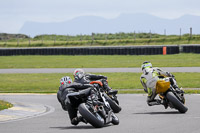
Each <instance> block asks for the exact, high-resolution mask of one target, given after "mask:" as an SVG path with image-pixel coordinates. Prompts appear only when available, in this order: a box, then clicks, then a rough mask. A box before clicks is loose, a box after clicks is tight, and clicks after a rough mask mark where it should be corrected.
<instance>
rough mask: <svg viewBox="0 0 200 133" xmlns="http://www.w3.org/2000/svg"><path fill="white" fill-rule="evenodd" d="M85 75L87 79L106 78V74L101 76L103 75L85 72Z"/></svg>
mask: <svg viewBox="0 0 200 133" xmlns="http://www.w3.org/2000/svg"><path fill="white" fill-rule="evenodd" d="M85 76H86V77H87V78H88V79H89V80H99V79H107V77H106V76H103V75H95V74H86V75H85Z"/></svg>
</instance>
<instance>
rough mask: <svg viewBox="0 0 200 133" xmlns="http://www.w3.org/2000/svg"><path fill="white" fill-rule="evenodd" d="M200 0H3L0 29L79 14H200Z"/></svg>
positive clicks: (13, 29)
mask: <svg viewBox="0 0 200 133" xmlns="http://www.w3.org/2000/svg"><path fill="white" fill-rule="evenodd" d="M199 5H200V0H0V32H6V33H18V31H19V30H20V28H21V27H22V26H23V24H24V23H25V22H26V21H35V22H61V21H66V20H69V19H72V18H75V17H78V16H85V15H95V16H101V17H104V18H108V19H109V18H115V17H117V16H118V15H120V14H122V13H148V14H152V15H155V16H158V17H162V18H168V19H174V18H178V17H180V16H183V15H185V14H190V15H197V16H200V8H199Z"/></svg>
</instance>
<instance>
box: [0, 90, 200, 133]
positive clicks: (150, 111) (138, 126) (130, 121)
mask: <svg viewBox="0 0 200 133" xmlns="http://www.w3.org/2000/svg"><path fill="white" fill-rule="evenodd" d="M185 97H186V106H187V107H188V108H189V109H188V112H186V113H185V114H180V113H179V112H178V111H177V110H175V109H170V108H168V109H164V107H163V106H162V105H160V106H152V107H150V106H148V105H147V104H146V95H144V94H119V95H118V99H119V101H120V105H121V106H122V111H121V112H120V113H119V114H117V116H118V117H119V120H120V124H119V125H112V124H110V125H108V126H106V127H103V128H100V129H95V128H93V127H92V126H91V125H90V124H84V123H80V124H79V125H78V126H73V125H71V124H70V120H69V117H68V114H67V112H65V111H63V110H62V108H61V106H60V104H59V102H58V101H57V97H56V95H55V94H52V95H45V94H14V95H12V94H0V98H1V99H3V100H6V101H9V102H11V103H17V104H16V106H15V107H18V109H19V107H21V108H22V107H25V108H26V109H25V110H24V116H23V115H21V116H22V118H17V119H11V120H9V121H8V120H5V121H4V122H2V121H1V123H0V132H2V133H13V132H15V133H45V132H46V133H62V132H63V133H66V132H68V133H69V132H73V133H110V132H113V133H122V132H124V133H160V132H162V133H169V132H172V133H189V132H190V133H199V132H200V126H199V123H200V107H199V106H200V95H198V94H197V95H185ZM15 107H14V108H15ZM29 107H30V108H29ZM28 108H29V109H30V110H32V112H33V115H35V117H31V116H26V115H25V114H27V112H26V111H29V112H30V110H29V109H28ZM11 109H12V108H11ZM38 109H39V110H38ZM37 111H38V113H37V114H35V112H37ZM0 112H1V111H0ZM10 113H12V112H10ZM23 117H24V119H23ZM1 118H2V117H1V116H0V119H1Z"/></svg>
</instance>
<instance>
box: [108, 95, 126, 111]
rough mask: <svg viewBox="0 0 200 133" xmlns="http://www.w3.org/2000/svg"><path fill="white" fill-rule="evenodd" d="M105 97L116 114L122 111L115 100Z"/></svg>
mask: <svg viewBox="0 0 200 133" xmlns="http://www.w3.org/2000/svg"><path fill="white" fill-rule="evenodd" d="M105 97H106V99H107V101H108V103H109V104H110V107H111V108H112V110H113V112H114V113H119V112H120V111H121V110H122V108H121V107H120V106H119V104H117V103H116V102H115V101H114V100H112V99H111V98H110V97H109V96H108V95H105Z"/></svg>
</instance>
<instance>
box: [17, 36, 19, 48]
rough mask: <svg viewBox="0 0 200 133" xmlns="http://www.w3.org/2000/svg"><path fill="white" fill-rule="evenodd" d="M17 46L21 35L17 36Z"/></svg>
mask: <svg viewBox="0 0 200 133" xmlns="http://www.w3.org/2000/svg"><path fill="white" fill-rule="evenodd" d="M17 46H19V35H17Z"/></svg>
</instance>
